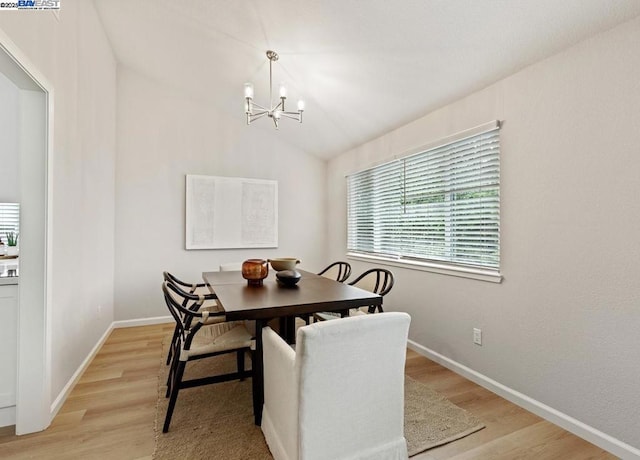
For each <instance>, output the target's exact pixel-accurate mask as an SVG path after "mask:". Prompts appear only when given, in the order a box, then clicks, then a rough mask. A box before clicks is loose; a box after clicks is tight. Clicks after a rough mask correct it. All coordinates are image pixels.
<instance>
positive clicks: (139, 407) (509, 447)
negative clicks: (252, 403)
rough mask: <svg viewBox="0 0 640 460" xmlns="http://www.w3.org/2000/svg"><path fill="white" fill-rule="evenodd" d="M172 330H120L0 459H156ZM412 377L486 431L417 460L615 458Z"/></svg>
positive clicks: (430, 368) (459, 390)
mask: <svg viewBox="0 0 640 460" xmlns="http://www.w3.org/2000/svg"><path fill="white" fill-rule="evenodd" d="M172 330H173V328H172V326H171V325H158V326H144V327H136V328H129V329H116V330H114V331H113V332H112V333H111V335H110V337H109V338H108V339H107V341H106V343H105V344H104V346H103V347H102V349H101V350H100V352H99V353H98V354H97V356H96V357H95V358H94V360H93V362H92V363H91V365H90V366H89V368H88V369H87V371H86V372H85V373H84V375H83V376H82V377H81V379H80V380H79V382H78V384H77V385H76V387H75V388H74V389H73V391H72V392H71V394H70V396H69V398H68V399H67V401H66V402H65V404H64V406H63V407H62V409H61V410H60V412H59V413H58V415H57V416H56V418H55V419H54V421H53V423H52V425H51V426H50V427H49V428H48V429H47V430H46V431H44V432H41V433H35V434H31V435H26V436H15V435H14V431H13V429H12V428H0V458H2V459H26V458H31V459H51V460H55V459H100V460H107V459H118V460H120V459H123V460H124V459H132V460H135V459H151V456H152V454H153V447H154V437H155V433H154V429H153V425H154V417H155V405H156V400H157V391H158V379H157V375H158V366H159V365H160V362H161V359H162V357H161V356H160V352H161V341H162V338H163V337H164V336H165V335H167V334H168V333H170V332H171V331H172ZM407 374H408V375H409V376H411V377H413V378H414V379H416V380H419V381H421V382H423V383H425V384H427V385H429V386H430V387H432V388H433V389H435V390H436V391H439V392H440V393H442V394H444V395H445V396H447V397H448V398H449V399H450V400H451V401H453V402H454V403H456V404H457V405H458V406H460V407H462V408H464V409H467V410H469V411H471V412H473V413H474V414H475V415H477V416H478V417H479V418H480V419H482V421H483V422H484V423H485V424H486V425H487V426H486V428H484V429H483V430H481V431H479V432H477V433H474V434H472V435H470V436H467V437H466V438H464V439H461V440H458V441H455V442H453V443H450V444H448V445H445V446H441V447H439V448H436V449H432V450H429V451H427V452H425V453H423V454H420V455H418V456H416V457H413V459H416V460H436V459H438V460H440V459H456V460H462V459H491V460H494V459H509V460H511V459H536V460H540V459H563V460H564V459H610V458H615V457H613V456H612V455H610V454H608V453H606V452H604V451H603V450H601V449H599V448H597V447H595V446H593V445H591V444H589V443H587V442H586V441H583V440H582V439H580V438H577V437H576V436H573V435H572V434H570V433H568V432H566V431H564V430H562V429H560V428H558V427H556V426H555V425H553V424H551V423H549V422H546V421H544V420H542V419H541V418H539V417H537V416H535V415H533V414H531V413H529V412H527V411H525V410H524V409H521V408H519V407H518V406H515V405H514V404H511V403H510V402H508V401H506V400H504V399H502V398H500V397H498V396H496V395H495V394H493V393H491V392H489V391H487V390H485V389H484V388H482V387H480V386H478V385H476V384H474V383H472V382H470V381H468V380H466V379H464V378H463V377H460V376H459V375H457V374H455V373H453V372H451V371H449V370H448V369H445V368H444V367H442V366H440V365H438V364H436V363H434V362H432V361H430V360H428V359H426V358H424V357H422V356H420V355H418V354H417V353H415V352H413V351H408V354H407ZM178 404H179V401H178ZM176 460H178V459H176ZM225 460H226V459H225ZM246 460H251V459H246Z"/></svg>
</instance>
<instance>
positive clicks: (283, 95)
mask: <svg viewBox="0 0 640 460" xmlns="http://www.w3.org/2000/svg"><path fill="white" fill-rule="evenodd" d="M267 58H268V59H269V107H271V108H266V107H263V106H261V105H260V104H256V103H255V102H253V84H251V83H245V84H244V99H245V105H244V112H245V113H246V114H247V124H248V125H250V124H251V123H253V122H254V121H256V120H257V119H259V118H262V117H264V116H265V115H266V116H267V117H269V118H271V119H272V120H273V124H274V125H275V127H276V129H278V123H279V122H280V119H281V118H282V117H285V118H291V119H292V120H296V121H298V122H300V123H302V112H304V101H302V100H299V101H298V111H297V112H287V111H286V109H285V101H286V100H287V89H286V88H285V87H284V85H280V97H279V99H280V101H279V102H278V103H277V104H276V105H273V81H272V80H273V74H272V66H273V63H274V62H275V61H277V60H278V53H276V52H275V51H271V50H269V51H267ZM256 109H257V110H256Z"/></svg>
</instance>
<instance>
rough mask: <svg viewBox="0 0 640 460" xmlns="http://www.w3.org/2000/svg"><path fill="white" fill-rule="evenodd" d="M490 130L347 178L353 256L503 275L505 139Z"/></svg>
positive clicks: (349, 229)
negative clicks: (502, 151) (502, 166)
mask: <svg viewBox="0 0 640 460" xmlns="http://www.w3.org/2000/svg"><path fill="white" fill-rule="evenodd" d="M491 126H492V127H491V128H489V129H485V130H483V131H481V132H479V133H477V132H474V134H472V135H467V136H463V137H462V138H458V139H456V140H454V141H449V142H447V143H446V144H443V145H439V146H437V147H433V148H429V149H426V150H424V151H421V152H420V153H417V154H413V155H410V156H407V157H404V158H402V159H399V160H395V161H393V162H391V163H386V164H383V165H380V166H376V167H374V168H371V169H367V170H365V171H361V172H358V173H356V174H353V175H350V176H348V177H347V193H348V196H347V200H348V242H347V244H348V250H349V253H351V254H354V255H358V254H361V255H375V256H378V257H383V258H388V259H391V260H395V261H398V260H400V261H401V260H403V259H405V260H411V261H426V262H437V263H439V264H445V265H449V264H450V265H455V266H465V267H479V268H483V269H492V270H496V271H497V270H498V269H499V264H500V138H499V125H498V123H497V122H495V123H493V124H492V125H491Z"/></svg>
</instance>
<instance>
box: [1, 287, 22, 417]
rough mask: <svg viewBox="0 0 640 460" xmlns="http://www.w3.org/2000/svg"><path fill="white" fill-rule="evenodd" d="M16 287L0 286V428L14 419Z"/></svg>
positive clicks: (16, 331)
mask: <svg viewBox="0 0 640 460" xmlns="http://www.w3.org/2000/svg"><path fill="white" fill-rule="evenodd" d="M17 333H18V285H17V284H12V285H0V426H7V425H14V424H15V421H16V420H15V419H16V372H17V353H18V351H17V344H18V341H17V338H18V334H17Z"/></svg>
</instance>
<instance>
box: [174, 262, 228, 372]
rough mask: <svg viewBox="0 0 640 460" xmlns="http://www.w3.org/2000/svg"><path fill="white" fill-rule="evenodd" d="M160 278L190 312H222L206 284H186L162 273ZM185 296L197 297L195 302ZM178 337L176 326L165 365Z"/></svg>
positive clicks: (222, 319) (215, 297)
mask: <svg viewBox="0 0 640 460" xmlns="http://www.w3.org/2000/svg"><path fill="white" fill-rule="evenodd" d="M162 276H163V278H164V280H165V281H168V282H170V283H171V284H173V285H174V286H175V287H176V289H175V290H172V291H171V292H172V293H173V294H172V295H177V296H178V297H179V303H180V304H181V305H182V306H183V307H184V308H187V309H189V310H191V311H208V312H220V311H223V310H222V308H221V307H220V306H219V305H218V303H217V302H216V299H217V298H218V297H217V296H216V295H215V294H213V293H211V291H210V290H209V286H208V285H207V284H206V283H187V282H184V281H182V280H180V279H178V278H177V277H176V276H175V275H172V274H171V273H169V272H163V273H162ZM186 294H193V295H197V296H198V298H197V300H191V299H189V298H188V297H187V296H186ZM220 321H224V317H222V318H221V319H220ZM177 337H178V326H177V325H176V327H175V329H174V330H173V337H172V339H171V346H170V347H169V352H168V353H167V365H169V363H170V362H171V357H172V356H173V349H174V346H175V342H176V339H177Z"/></svg>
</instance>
